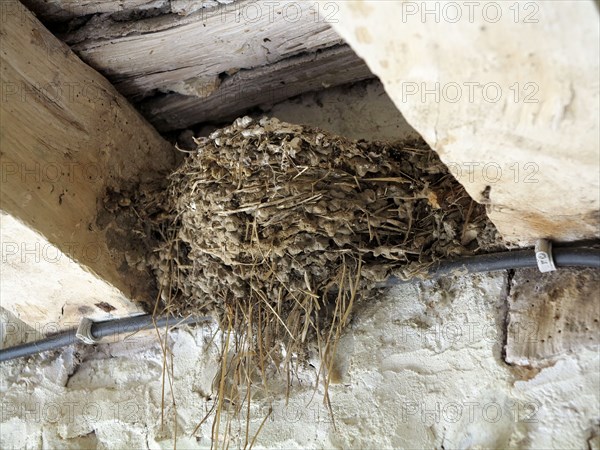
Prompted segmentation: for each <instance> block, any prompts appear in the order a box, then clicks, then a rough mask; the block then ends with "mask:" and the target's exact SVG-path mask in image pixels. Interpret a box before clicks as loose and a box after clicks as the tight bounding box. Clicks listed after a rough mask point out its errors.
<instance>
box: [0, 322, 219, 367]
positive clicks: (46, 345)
mask: <svg viewBox="0 0 600 450" xmlns="http://www.w3.org/2000/svg"><path fill="white" fill-rule="evenodd" d="M211 320H212V319H211V318H210V317H188V318H185V319H182V318H177V317H173V316H163V317H158V318H156V319H154V318H153V317H152V315H151V314H142V315H139V316H133V317H124V318H121V319H113V320H104V321H99V322H94V323H93V324H92V328H91V333H92V337H93V338H95V339H100V338H103V337H107V336H113V335H115V334H119V333H133V332H136V331H139V330H144V329H150V328H154V327H155V326H156V327H157V328H163V327H165V326H167V325H169V326H172V325H184V324H191V323H201V322H210V321H211ZM76 333H77V330H76V329H71V330H66V331H62V332H60V333H57V334H54V335H52V336H48V337H47V338H45V339H41V340H39V341H35V342H28V343H26V344H21V345H17V346H14V347H9V348H6V349H3V350H0V362H1V361H8V360H11V359H15V358H21V357H23V356H31V355H34V354H36V353H40V352H45V351H48V350H56V349H58V348H61V347H66V346H68V345H71V344H74V343H75V342H79V339H78V338H77V337H76V336H75V335H76Z"/></svg>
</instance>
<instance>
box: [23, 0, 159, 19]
mask: <svg viewBox="0 0 600 450" xmlns="http://www.w3.org/2000/svg"><path fill="white" fill-rule="evenodd" d="M15 3H16V2H15ZM23 4H24V5H25V6H27V7H28V8H29V9H30V10H31V11H32V12H34V13H35V15H36V16H37V17H38V18H39V19H40V20H43V21H44V22H62V21H66V20H69V19H74V18H76V17H84V16H89V15H92V14H109V13H116V12H122V11H131V10H133V11H145V10H150V9H154V8H168V9H169V10H170V8H169V0H126V1H119V0H23Z"/></svg>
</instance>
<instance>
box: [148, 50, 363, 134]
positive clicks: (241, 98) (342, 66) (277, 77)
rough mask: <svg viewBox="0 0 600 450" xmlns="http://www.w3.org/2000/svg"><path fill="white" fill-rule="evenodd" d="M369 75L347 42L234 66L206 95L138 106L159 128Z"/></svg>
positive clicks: (221, 116)
mask: <svg viewBox="0 0 600 450" xmlns="http://www.w3.org/2000/svg"><path fill="white" fill-rule="evenodd" d="M372 77H373V75H372V74H371V72H370V71H369V68H368V67H367V66H366V65H365V63H364V62H363V61H362V60H361V59H360V58H358V57H357V56H356V54H355V53H354V51H352V49H351V48H350V47H348V46H346V45H343V46H336V47H333V48H328V49H325V50H323V51H321V52H319V53H315V54H311V55H302V56H297V57H292V58H288V59H285V60H283V61H279V62H277V63H274V64H270V65H269V66H264V67H259V68H256V69H252V70H243V71H240V72H238V73H236V74H235V75H233V76H231V77H228V78H227V79H225V80H224V81H223V82H222V83H221V84H220V86H219V87H218V88H217V89H216V90H214V91H212V92H211V93H210V94H209V95H208V96H207V97H206V98H198V97H195V96H182V95H178V94H172V95H168V96H166V97H163V98H159V99H155V100H150V101H148V102H147V103H145V104H143V105H142V113H143V114H144V115H145V116H146V117H148V119H149V120H150V122H151V123H153V124H154V125H155V126H156V127H157V128H158V129H159V130H161V131H168V130H173V129H180V128H185V127H187V126H190V125H193V124H196V123H201V122H208V121H223V120H229V119H233V118H235V117H237V116H238V115H240V114H243V113H244V112H246V111H248V110H249V109H250V108H252V107H254V106H257V105H259V106H261V107H263V108H267V107H270V106H271V105H273V104H275V103H277V102H280V101H282V100H285V99H287V98H290V97H294V96H296V95H298V94H301V93H304V92H310V91H318V90H321V89H323V88H325V87H329V86H336V85H339V84H345V83H351V82H355V81H359V80H365V79H369V78H372ZM210 88H212V86H210ZM209 90H210V89H209Z"/></svg>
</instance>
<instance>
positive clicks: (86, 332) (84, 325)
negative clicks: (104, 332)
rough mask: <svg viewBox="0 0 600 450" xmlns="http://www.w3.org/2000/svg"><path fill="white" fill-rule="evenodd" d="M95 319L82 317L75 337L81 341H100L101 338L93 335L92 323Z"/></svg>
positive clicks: (92, 342) (90, 343)
mask: <svg viewBox="0 0 600 450" xmlns="http://www.w3.org/2000/svg"><path fill="white" fill-rule="evenodd" d="M93 323H94V321H93V320H91V319H88V318H87V317H82V318H81V320H80V321H79V326H78V327H77V331H76V332H75V337H77V339H79V340H80V341H82V342H84V343H86V344H89V345H92V344H95V343H96V342H98V341H99V340H100V339H96V338H95V337H94V336H93V335H92V325H93Z"/></svg>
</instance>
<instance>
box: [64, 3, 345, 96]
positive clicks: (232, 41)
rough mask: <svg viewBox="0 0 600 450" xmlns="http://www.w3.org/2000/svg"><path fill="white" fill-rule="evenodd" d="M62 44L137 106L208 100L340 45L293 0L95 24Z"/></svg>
mask: <svg viewBox="0 0 600 450" xmlns="http://www.w3.org/2000/svg"><path fill="white" fill-rule="evenodd" d="M63 39H64V40H65V41H66V42H67V43H68V44H69V45H71V46H72V49H73V50H74V51H75V52H76V53H77V54H78V55H79V56H80V57H81V58H82V59H83V60H84V61H85V62H87V63H88V64H89V65H90V66H92V67H94V68H95V69H97V70H99V71H100V72H102V73H103V74H105V75H106V76H108V77H109V78H110V79H111V81H113V83H114V84H115V86H116V87H117V89H118V90H119V91H120V92H121V93H122V94H124V95H126V96H128V97H130V98H132V99H133V100H135V101H138V100H141V99H143V98H144V97H147V96H149V95H152V94H154V93H156V92H162V93H171V92H176V93H179V94H182V95H194V96H198V97H205V96H207V95H209V94H210V93H211V89H207V87H209V86H211V87H212V89H216V88H217V87H218V86H219V83H220V81H221V79H222V77H223V76H225V75H233V74H234V73H236V72H238V71H239V70H243V69H252V68H256V67H261V66H266V65H271V64H274V63H276V62H277V61H280V60H283V59H286V58H289V57H291V56H297V55H300V54H302V53H306V52H315V51H317V50H319V49H324V48H327V47H332V46H334V45H338V44H340V43H341V42H342V41H341V39H340V37H339V36H338V35H337V34H336V32H335V31H333V30H332V29H331V27H330V26H329V25H328V24H327V23H325V21H324V19H322V18H320V17H319V14H318V8H316V7H315V3H314V2H296V1H291V0H283V1H281V2H273V3H271V2H256V1H254V0H241V1H238V2H235V3H233V4H231V5H222V6H220V7H218V8H212V9H209V10H202V11H198V12H196V13H194V14H190V15H188V16H185V17H180V16H177V15H164V16H159V17H154V18H150V19H144V20H139V21H135V22H115V21H112V20H110V18H105V19H102V18H99V19H98V20H92V21H90V22H89V23H88V24H87V25H86V26H84V27H83V28H81V29H79V30H78V31H76V32H75V33H73V34H70V35H66V36H63Z"/></svg>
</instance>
